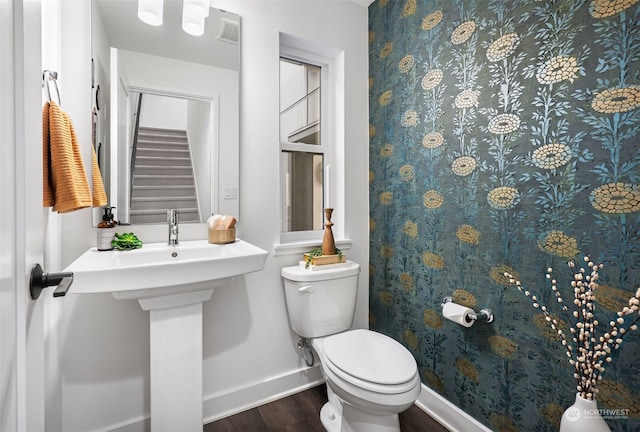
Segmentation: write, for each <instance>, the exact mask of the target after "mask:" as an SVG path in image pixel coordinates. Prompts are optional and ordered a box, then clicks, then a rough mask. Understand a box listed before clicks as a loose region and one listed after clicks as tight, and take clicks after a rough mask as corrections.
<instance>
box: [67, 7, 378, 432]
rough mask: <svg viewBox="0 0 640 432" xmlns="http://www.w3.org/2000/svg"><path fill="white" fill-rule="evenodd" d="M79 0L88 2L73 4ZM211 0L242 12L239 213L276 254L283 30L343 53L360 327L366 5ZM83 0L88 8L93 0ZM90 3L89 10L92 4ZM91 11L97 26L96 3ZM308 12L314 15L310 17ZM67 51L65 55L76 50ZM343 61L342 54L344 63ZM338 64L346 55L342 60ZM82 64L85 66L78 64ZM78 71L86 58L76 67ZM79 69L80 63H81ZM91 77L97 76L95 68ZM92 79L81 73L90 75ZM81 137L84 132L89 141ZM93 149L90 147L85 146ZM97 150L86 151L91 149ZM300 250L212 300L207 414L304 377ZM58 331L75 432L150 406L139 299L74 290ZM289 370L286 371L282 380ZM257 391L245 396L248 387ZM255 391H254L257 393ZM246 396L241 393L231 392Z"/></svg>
mask: <svg viewBox="0 0 640 432" xmlns="http://www.w3.org/2000/svg"><path fill="white" fill-rule="evenodd" d="M74 3H75V4H77V5H78V6H77V7H80V8H81V7H83V6H80V5H81V4H83V2H74ZM212 5H213V6H214V7H219V8H221V9H225V10H228V11H230V12H234V13H237V14H239V15H240V16H241V17H242V33H241V41H242V49H241V63H242V72H241V79H240V87H241V88H240V94H241V102H240V105H241V110H240V114H241V115H240V185H239V199H240V218H239V224H238V236H239V237H241V238H243V239H244V240H247V241H249V242H251V243H253V244H255V245H257V246H259V247H261V248H263V249H265V250H268V251H270V252H271V251H273V249H274V244H276V243H277V242H278V241H279V232H280V220H279V207H278V199H279V189H278V170H277V167H278V163H279V150H278V133H279V131H278V105H279V104H278V85H277V84H278V56H279V32H284V33H288V34H291V35H294V36H298V37H301V38H306V39H310V40H314V41H317V42H320V43H322V44H324V45H327V46H331V47H333V48H335V49H338V50H341V51H343V52H344V60H343V61H344V69H345V76H344V80H343V82H342V85H344V88H345V95H344V101H343V104H344V107H345V112H346V115H345V118H344V119H343V120H344V124H345V127H344V129H339V130H338V133H339V134H341V135H343V141H344V142H345V143H346V145H345V148H344V162H345V166H347V167H348V170H347V171H346V172H342V171H341V170H336V171H339V172H338V173H337V177H336V183H338V185H339V186H342V187H343V188H344V189H343V188H341V187H337V189H343V190H340V191H338V193H337V194H336V195H337V196H336V197H335V200H334V202H335V203H336V205H335V207H336V213H337V216H338V218H337V220H339V218H340V217H341V216H343V218H344V226H343V227H340V229H339V232H342V231H344V237H346V238H350V239H352V240H353V247H352V248H351V249H349V250H347V251H346V253H347V256H348V258H349V259H352V260H354V261H357V262H359V263H360V264H361V265H362V270H363V272H362V274H361V278H360V286H359V302H358V307H357V318H356V322H355V325H356V326H357V327H366V326H367V318H368V288H367V285H368V247H369V246H368V221H369V216H368V110H367V100H368V95H367V90H368V89H367V81H368V69H367V56H368V46H367V31H368V29H367V10H366V8H364V7H361V6H359V5H357V4H356V3H354V2H351V1H349V0H343V1H333V2H326V1H300V2H298V1H296V2H293V1H282V2H275V1H264V0H256V1H248V0H247V1H242V2H238V1H234V0H228V1H220V0H213V1H212ZM84 7H86V6H84ZM87 9H88V8H87ZM83 13H85V14H86V16H85V17H86V20H85V21H86V22H87V23H88V20H89V15H88V10H85V11H83ZM309 17H313V19H312V20H309ZM63 28H64V29H65V31H66V30H69V31H70V32H72V33H73V34H74V36H75V40H76V41H77V44H80V45H81V48H80V49H79V50H78V52H80V53H81V55H85V56H87V57H86V58H85V59H84V61H85V62H88V54H87V52H86V50H85V49H83V47H82V45H83V44H88V38H84V37H79V36H78V35H81V34H88V28H87V24H86V23H83V20H81V19H74V22H73V23H65V25H64V26H63ZM75 47H76V45H74V50H66V51H67V52H71V51H74V52H75V51H76V48H75ZM341 61H342V60H341ZM341 61H340V62H341ZM81 64H82V62H81ZM76 67H77V65H76ZM77 68H78V71H77V73H82V72H83V67H82V66H80V67H77ZM85 73H86V74H88V73H89V70H88V67H87V68H86V72H85ZM86 81H88V78H85V79H79V80H78V82H79V83H83V84H84V83H86ZM69 87H70V86H68V87H66V89H65V93H67V94H66V95H65V96H66V97H70V98H72V99H74V98H75V99H76V100H77V101H78V104H79V105H80V106H82V104H84V105H85V109H84V110H83V109H79V110H78V111H75V112H72V113H71V114H72V116H74V114H75V116H74V118H76V119H77V120H76V121H77V122H78V123H80V122H81V121H82V120H81V119H86V123H87V127H86V128H83V130H82V131H80V133H81V134H82V135H81V136H82V137H84V139H85V140H86V142H87V152H88V148H89V147H88V143H89V142H90V140H89V138H90V135H89V134H90V128H89V125H90V123H89V119H90V116H89V112H90V100H89V91H88V89H89V87H86V86H81V85H79V86H78V87H77V88H76V90H77V94H76V95H74V96H71V95H70V93H72V90H71V89H70V88H69ZM81 139H82V138H81ZM87 155H88V153H87ZM87 157H88V156H87ZM131 229H132V230H133V231H135V232H137V233H139V234H140V235H141V236H142V237H143V238H144V240H145V241H147V242H151V241H164V240H165V237H166V229H164V227H161V226H156V227H149V226H133V227H131ZM62 230H63V233H62V237H63V239H64V242H63V246H62V261H63V264H65V265H66V264H68V263H70V262H71V261H72V260H73V259H74V258H76V257H77V256H78V255H80V254H81V253H82V252H84V250H86V249H87V248H89V247H91V246H93V245H94V243H95V231H94V229H92V228H91V215H90V212H89V211H86V212H85V211H81V212H76V213H72V214H69V215H65V216H64V217H63V220H62ZM180 233H181V237H182V239H184V240H186V239H189V238H205V237H206V229H204V227H203V226H202V225H190V226H187V225H184V226H181V230H180ZM299 258H300V255H299V254H298V253H296V254H295V255H281V256H278V257H274V256H273V254H270V256H269V258H268V259H267V262H266V265H265V269H264V270H263V271H261V272H258V273H253V274H249V275H246V276H245V277H241V278H238V279H237V280H236V281H235V282H234V283H232V284H231V285H229V286H227V287H224V288H221V289H218V290H217V291H216V292H214V294H213V298H212V300H210V301H209V302H207V303H205V304H204V308H203V312H204V318H203V325H204V403H205V411H204V412H205V417H207V419H208V420H211V419H213V418H216V417H218V416H220V415H224V414H225V413H228V410H231V411H233V410H234V409H235V408H238V407H241V406H242V405H246V404H249V405H250V404H252V403H254V402H255V401H253V400H251V396H252V395H257V394H258V391H259V389H260V388H263V387H264V386H265V384H269V383H272V384H273V386H272V387H271V388H273V389H275V390H274V391H279V392H283V393H287V392H290V391H294V390H295V388H296V386H298V385H301V383H302V384H304V382H305V380H313V379H315V378H314V376H315V375H313V374H311V375H310V377H309V378H307V373H306V372H305V370H306V369H307V368H306V365H305V364H304V361H303V360H302V359H301V357H300V355H299V353H298V351H297V349H296V348H295V346H296V342H297V337H296V336H295V335H293V334H292V332H291V331H290V329H289V323H288V320H287V314H286V309H285V302H284V294H283V291H282V282H281V278H280V269H281V267H282V266H286V265H293V264H295V263H296V262H297V261H298V260H299ZM62 312H63V313H62V321H61V323H60V326H59V327H58V329H57V330H58V332H59V333H60V339H61V345H60V349H61V356H62V357H61V360H62V363H61V364H62V370H61V373H62V406H63V407H62V409H63V426H64V430H65V431H67V432H73V431H91V430H97V429H106V430H113V429H116V428H117V427H118V426H136V425H140V424H142V423H143V422H142V419H143V418H144V417H145V416H147V415H148V411H149V394H148V386H149V370H148V368H149V367H148V364H149V354H148V351H149V338H148V330H149V323H148V313H147V312H143V311H142V310H141V309H140V307H139V306H138V304H137V303H136V302H133V301H131V302H129V301H116V300H114V299H113V298H111V296H110V295H85V296H79V295H68V296H67V297H66V298H65V300H64V301H63V311H62ZM283 377H286V378H287V379H283ZM245 389H248V391H247V392H243V390H245ZM254 389H255V390H254ZM238 395H244V396H247V397H245V398H242V399H237V400H234V399H233V397H234V396H238Z"/></svg>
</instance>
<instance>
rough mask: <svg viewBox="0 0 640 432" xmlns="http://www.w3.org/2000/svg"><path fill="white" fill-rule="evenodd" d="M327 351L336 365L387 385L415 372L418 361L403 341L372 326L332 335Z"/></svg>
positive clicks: (360, 377)
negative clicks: (371, 328)
mask: <svg viewBox="0 0 640 432" xmlns="http://www.w3.org/2000/svg"><path fill="white" fill-rule="evenodd" d="M324 355H325V357H326V358H327V359H328V360H329V361H330V362H331V363H332V366H333V367H337V368H339V369H340V370H341V371H343V372H345V373H347V374H349V375H351V376H354V377H356V378H359V379H361V380H364V381H369V382H373V383H378V384H384V385H397V384H402V383H406V382H407V381H409V380H411V379H413V378H414V377H415V375H416V370H417V366H416V361H415V359H414V358H413V356H412V355H411V353H410V352H409V351H408V350H407V349H406V348H405V347H403V346H402V345H401V344H399V343H398V342H396V341H395V340H393V339H391V338H390V337H388V336H385V335H383V334H381V333H376V332H373V331H369V330H363V329H359V330H352V331H347V332H344V333H338V334H336V335H333V336H329V337H328V338H327V339H325V341H324Z"/></svg>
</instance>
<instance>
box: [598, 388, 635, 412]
mask: <svg viewBox="0 0 640 432" xmlns="http://www.w3.org/2000/svg"><path fill="white" fill-rule="evenodd" d="M598 403H599V404H601V405H602V408H605V407H606V408H609V409H620V410H629V411H628V416H629V417H630V418H634V419H640V394H638V393H636V391H634V389H629V388H627V386H625V385H624V384H623V383H621V382H619V381H612V380H608V379H603V380H601V381H600V382H599V384H598Z"/></svg>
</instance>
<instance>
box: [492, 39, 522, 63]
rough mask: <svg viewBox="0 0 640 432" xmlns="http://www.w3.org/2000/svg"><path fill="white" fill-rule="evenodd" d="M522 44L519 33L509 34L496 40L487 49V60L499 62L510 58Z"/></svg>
mask: <svg viewBox="0 0 640 432" xmlns="http://www.w3.org/2000/svg"><path fill="white" fill-rule="evenodd" d="M519 44H520V37H519V36H518V34H517V33H509V34H506V35H504V36H501V37H499V38H498V39H496V40H495V41H494V42H493V43H492V44H491V45H489V48H488V49H487V60H489V61H490V62H497V61H500V60H504V59H506V58H507V57H509V56H510V55H511V54H513V52H514V51H515V50H516V48H517V47H518V45H519Z"/></svg>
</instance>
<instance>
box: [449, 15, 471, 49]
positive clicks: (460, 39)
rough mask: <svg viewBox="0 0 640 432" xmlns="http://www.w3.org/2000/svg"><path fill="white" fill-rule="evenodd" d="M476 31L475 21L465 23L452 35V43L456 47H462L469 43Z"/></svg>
mask: <svg viewBox="0 0 640 432" xmlns="http://www.w3.org/2000/svg"><path fill="white" fill-rule="evenodd" d="M474 31H476V22H475V21H473V20H470V21H465V22H463V23H462V24H460V25H459V26H458V27H456V29H455V30H454V31H453V32H452V33H451V43H452V44H454V45H460V44H461V43H464V42H466V41H468V40H469V38H470V37H471V35H473V32H474Z"/></svg>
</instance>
